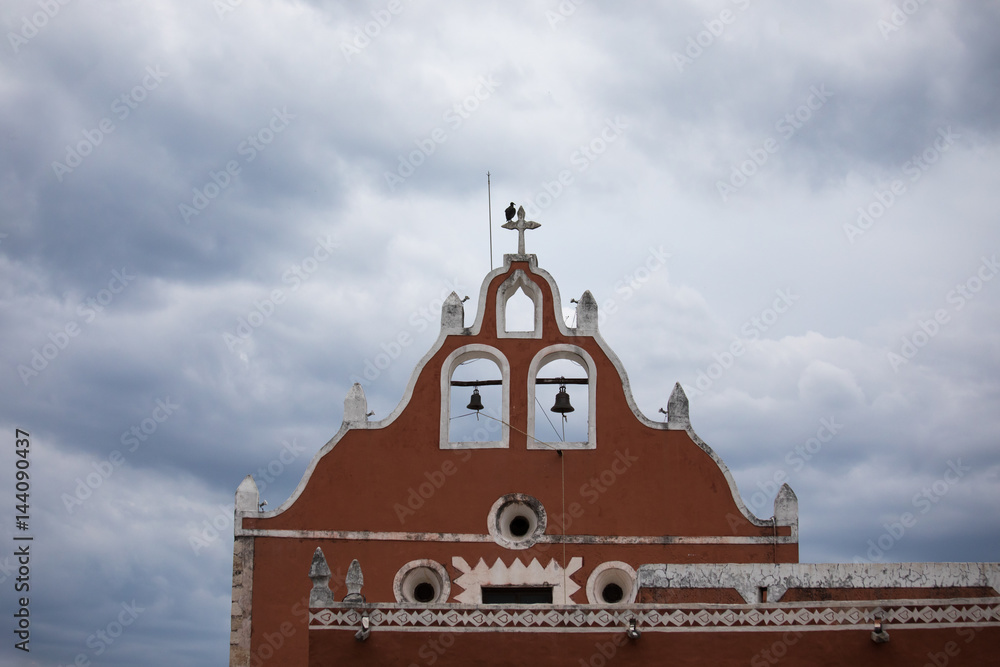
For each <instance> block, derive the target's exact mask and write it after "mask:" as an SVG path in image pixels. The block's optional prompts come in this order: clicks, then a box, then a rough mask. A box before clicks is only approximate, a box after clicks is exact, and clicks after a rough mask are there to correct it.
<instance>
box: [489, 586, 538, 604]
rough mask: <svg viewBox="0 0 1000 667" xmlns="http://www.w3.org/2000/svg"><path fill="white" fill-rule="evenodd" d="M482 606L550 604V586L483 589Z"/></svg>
mask: <svg viewBox="0 0 1000 667" xmlns="http://www.w3.org/2000/svg"><path fill="white" fill-rule="evenodd" d="M483 604H552V587H551V586H494V587H491V588H485V587H484V588H483Z"/></svg>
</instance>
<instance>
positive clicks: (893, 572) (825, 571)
mask: <svg viewBox="0 0 1000 667" xmlns="http://www.w3.org/2000/svg"><path fill="white" fill-rule="evenodd" d="M974 586H990V587H992V588H993V589H994V590H998V591H1000V589H998V588H997V587H998V586H1000V563H870V564H865V563H861V564H858V563H830V564H827V563H824V564H816V563H723V564H714V563H711V564H690V563H667V564H659V565H643V566H641V567H640V568H639V587H640V588H733V589H736V591H737V592H739V594H740V595H741V596H742V597H743V599H744V600H746V601H747V603H753V602H756V601H757V600H758V593H759V590H760V589H762V588H766V589H767V600H768V601H769V602H779V601H780V600H781V598H782V596H784V594H785V591H787V590H788V589H789V588H859V589H863V588H901V587H902V588H946V587H947V588H952V587H974Z"/></svg>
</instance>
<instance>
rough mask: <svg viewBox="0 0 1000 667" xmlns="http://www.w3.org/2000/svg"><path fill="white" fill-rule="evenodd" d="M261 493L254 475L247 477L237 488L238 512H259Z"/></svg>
mask: <svg viewBox="0 0 1000 667" xmlns="http://www.w3.org/2000/svg"><path fill="white" fill-rule="evenodd" d="M258 503H260V492H259V491H258V490H257V483H256V482H255V481H253V475H247V476H246V477H244V478H243V481H242V482H240V485H239V486H238V487H236V511H237V512H257V511H259V510H260V505H259V504H258Z"/></svg>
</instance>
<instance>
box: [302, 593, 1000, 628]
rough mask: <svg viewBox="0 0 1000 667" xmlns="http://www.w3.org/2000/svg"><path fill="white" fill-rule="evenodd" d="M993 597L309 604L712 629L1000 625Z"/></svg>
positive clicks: (393, 616)
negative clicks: (791, 602)
mask: <svg viewBox="0 0 1000 667" xmlns="http://www.w3.org/2000/svg"><path fill="white" fill-rule="evenodd" d="M994 600H995V601H992V602H984V601H979V602H971V601H970V602H967V603H966V602H956V601H954V600H949V601H948V602H947V603H937V602H936V601H931V600H915V601H907V602H906V603H904V604H900V603H888V604H887V603H882V604H870V605H858V604H856V603H844V604H836V603H828V604H825V605H817V604H808V605H806V606H801V607H787V606H781V607H780V608H779V607H769V606H767V605H754V606H751V605H733V606H729V607H726V606H723V605H683V606H671V607H664V606H658V605H633V606H630V607H615V608H608V607H599V606H595V605H577V606H574V607H565V606H555V607H552V606H545V605H511V606H509V607H495V606H492V605H491V606H490V608H489V609H484V608H482V607H480V606H476V605H428V606H426V607H421V608H414V607H404V606H401V605H389V604H386V605H381V604H373V605H362V606H355V607H349V608H348V607H346V606H344V605H340V604H338V605H336V606H334V607H331V608H327V609H318V610H310V613H309V629H310V630H327V629H342V630H346V629H357V628H358V627H359V625H360V623H361V616H362V614H363V613H368V614H369V618H370V620H371V627H372V630H373V631H377V630H383V631H384V630H406V629H411V630H429V631H430V630H453V631H482V630H491V629H492V630H518V631H528V632H530V631H537V632H544V631H552V630H559V629H573V630H575V631H593V632H602V631H606V630H608V629H609V628H620V627H624V626H625V625H627V624H628V622H629V621H630V620H631V619H635V620H636V622H637V625H638V627H639V628H641V629H643V630H653V631H657V630H660V631H668V630H674V631H677V630H680V631H684V630H690V631H699V630H711V629H720V630H725V629H732V628H742V629H760V630H774V629H776V628H798V629H805V628H813V629H824V628H825V629H854V628H867V627H869V626H870V625H871V624H872V623H874V620H875V614H876V612H878V613H880V614H881V615H882V618H883V621H882V622H883V624H884V625H885V626H886V627H887V628H890V629H891V628H893V627H919V626H925V627H926V626H949V625H989V626H1000V598H996V599H994Z"/></svg>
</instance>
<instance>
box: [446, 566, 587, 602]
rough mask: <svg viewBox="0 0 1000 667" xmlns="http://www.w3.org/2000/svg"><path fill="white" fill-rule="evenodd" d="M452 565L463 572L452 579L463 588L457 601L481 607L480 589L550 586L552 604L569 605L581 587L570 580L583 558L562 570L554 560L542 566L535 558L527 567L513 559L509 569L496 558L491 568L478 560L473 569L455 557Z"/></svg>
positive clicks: (481, 594) (481, 596)
mask: <svg viewBox="0 0 1000 667" xmlns="http://www.w3.org/2000/svg"><path fill="white" fill-rule="evenodd" d="M451 564H452V566H453V567H454V568H455V569H457V570H458V571H459V572H461V573H462V576H460V577H458V578H457V579H455V585H456V586H461V587H462V588H464V589H465V590H464V591H462V593H460V594H458V595H456V596H455V599H456V600H457V601H458V602H464V603H466V604H481V603H482V601H483V586H552V603H553V604H572V603H573V600H572V597H573V594H574V593H576V592H577V591H578V590H580V585H579V584H577V583H576V582H575V581H573V579H572V578H571V577H572V575H573V573H574V572H576V571H577V570H579V569H580V568H581V567H583V559H582V558H580V557H579V556H577V557H575V558H571V559H570V561H569V563H568V564H567V565H566V569H565V570H564V569H563V568H562V565H560V564H559V563H558V562H557V561H556V560H555V559H552V560H550V561H549V564H548V565H546V566H545V567H542V565H541V563H539V562H538V559H537V558H535V559H532V561H531V563H529V564H528V565H525V564H524V563H522V562H521V560H520V559H519V558H515V559H514V560H513V562H511V564H510V565H509V566H508V565H505V564H504V562H503V561H502V560H500V559H499V558H497V559H496V562H495V563H493V565H492V566H491V565H487V564H486V561H484V560H483V559H482V558H480V559H479V562H478V563H476V566H475V567H470V566H469V564H468V563H467V562H466V561H465V559H464V558H460V557H458V556H455V557H454V558H452V559H451Z"/></svg>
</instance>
